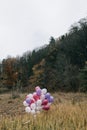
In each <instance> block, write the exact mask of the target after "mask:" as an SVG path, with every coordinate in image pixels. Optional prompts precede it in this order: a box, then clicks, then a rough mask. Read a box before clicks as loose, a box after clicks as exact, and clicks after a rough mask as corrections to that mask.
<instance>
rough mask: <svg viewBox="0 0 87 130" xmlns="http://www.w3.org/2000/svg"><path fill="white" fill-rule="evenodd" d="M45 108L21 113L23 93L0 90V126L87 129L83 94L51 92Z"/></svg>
mask: <svg viewBox="0 0 87 130" xmlns="http://www.w3.org/2000/svg"><path fill="white" fill-rule="evenodd" d="M52 95H53V96H54V99H55V101H54V103H53V104H52V105H51V109H50V110H49V111H42V112H41V113H39V114H37V115H31V114H27V113H25V110H24V109H25V107H24V106H23V101H24V99H25V96H26V94H21V95H20V97H19V98H15V99H12V98H11V94H0V130H87V94H84V93H60V92H59V93H54V94H52Z"/></svg>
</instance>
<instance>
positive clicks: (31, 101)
mask: <svg viewBox="0 0 87 130" xmlns="http://www.w3.org/2000/svg"><path fill="white" fill-rule="evenodd" d="M53 101H54V97H53V96H51V94H50V93H48V92H47V89H46V88H43V89H41V88H40V87H39V86H37V87H35V92H34V93H33V94H31V93H30V94H28V95H27V96H26V99H25V101H24V102H23V105H24V106H25V111H26V112H27V113H32V114H35V113H38V112H40V111H41V110H49V109H50V105H51V103H52V102H53Z"/></svg>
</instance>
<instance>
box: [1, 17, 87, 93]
mask: <svg viewBox="0 0 87 130" xmlns="http://www.w3.org/2000/svg"><path fill="white" fill-rule="evenodd" d="M37 85H39V86H41V87H42V88H43V87H46V88H47V89H48V90H50V91H66V92H69V91H72V92H77V91H80V92H86V91H87V18H84V19H81V20H80V21H79V22H77V23H75V24H73V25H72V26H71V28H70V30H69V32H68V33H66V34H65V35H62V36H60V37H59V38H56V39H54V38H53V37H51V38H50V42H49V44H48V45H45V46H44V47H42V48H41V47H40V48H38V49H36V50H33V51H32V52H30V51H27V52H26V53H24V54H23V56H21V57H15V58H14V57H8V58H7V59H3V60H2V63H1V64H0V90H1V89H2V90H4V89H12V90H15V89H17V90H21V91H24V90H27V89H28V90H29V89H30V90H32V89H33V87H35V86H37Z"/></svg>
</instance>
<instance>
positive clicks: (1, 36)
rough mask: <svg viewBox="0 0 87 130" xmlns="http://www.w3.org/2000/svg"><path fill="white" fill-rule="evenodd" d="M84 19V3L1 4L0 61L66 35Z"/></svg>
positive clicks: (32, 0)
mask: <svg viewBox="0 0 87 130" xmlns="http://www.w3.org/2000/svg"><path fill="white" fill-rule="evenodd" d="M86 16H87V0H0V59H3V58H6V57H7V56H8V55H11V56H17V55H22V54H23V53H24V52H26V51H28V50H33V49H34V48H37V47H39V46H42V45H44V44H48V43H49V39H50V37H51V36H53V37H54V38H57V37H59V36H61V35H62V34H65V33H66V32H67V31H68V30H69V28H70V26H71V25H72V24H73V23H75V22H78V21H79V20H80V19H81V18H84V17H86Z"/></svg>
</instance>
